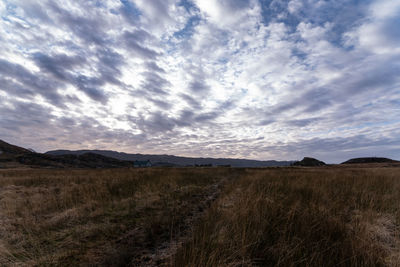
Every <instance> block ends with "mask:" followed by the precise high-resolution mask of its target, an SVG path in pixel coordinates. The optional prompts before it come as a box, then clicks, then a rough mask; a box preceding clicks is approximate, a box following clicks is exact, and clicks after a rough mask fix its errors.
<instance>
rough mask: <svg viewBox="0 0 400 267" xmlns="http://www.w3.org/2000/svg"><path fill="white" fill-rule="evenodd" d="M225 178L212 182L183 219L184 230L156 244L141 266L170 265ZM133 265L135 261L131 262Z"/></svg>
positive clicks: (215, 197)
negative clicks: (202, 196)
mask: <svg viewBox="0 0 400 267" xmlns="http://www.w3.org/2000/svg"><path fill="white" fill-rule="evenodd" d="M225 182H226V179H223V180H221V181H220V182H218V183H216V184H213V185H212V186H211V187H210V189H209V190H208V192H207V193H206V194H205V195H204V198H203V200H202V201H201V202H199V204H198V205H197V206H195V207H193V212H192V215H191V216H188V217H187V218H186V219H185V220H184V226H185V231H182V232H181V233H180V235H178V236H176V237H175V238H174V239H173V240H170V241H169V242H165V243H163V244H161V245H160V246H158V247H157V248H156V249H155V251H154V253H153V254H151V255H149V256H150V261H149V262H148V263H146V264H144V265H143V264H142V265H141V266H146V267H153V266H171V265H172V262H171V261H172V258H173V256H174V255H175V254H176V252H177V251H178V249H179V248H180V247H181V246H182V245H183V244H184V243H185V242H186V241H187V240H188V239H189V238H190V237H191V236H192V231H193V226H194V225H195V224H196V222H197V221H198V220H199V219H201V218H202V217H203V215H204V213H205V212H206V211H207V209H208V208H209V207H210V206H211V204H212V203H213V202H214V201H215V200H216V199H217V198H218V197H219V195H220V193H221V190H222V187H223V185H224V183H225ZM132 263H133V264H132V265H134V266H136V265H137V263H136V262H132Z"/></svg>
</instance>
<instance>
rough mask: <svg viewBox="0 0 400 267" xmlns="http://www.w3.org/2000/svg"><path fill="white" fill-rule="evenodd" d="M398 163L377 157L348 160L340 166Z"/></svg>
mask: <svg viewBox="0 0 400 267" xmlns="http://www.w3.org/2000/svg"><path fill="white" fill-rule="evenodd" d="M398 162H400V161H397V160H393V159H388V158H379V157H366V158H354V159H349V160H347V161H345V162H342V163H341V164H360V163H398Z"/></svg>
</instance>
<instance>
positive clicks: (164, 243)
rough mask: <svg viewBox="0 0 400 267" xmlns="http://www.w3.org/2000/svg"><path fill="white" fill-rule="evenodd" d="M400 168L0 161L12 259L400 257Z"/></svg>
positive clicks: (209, 261) (361, 261) (4, 245)
mask: <svg viewBox="0 0 400 267" xmlns="http://www.w3.org/2000/svg"><path fill="white" fill-rule="evenodd" d="M399 174H400V168H390V167H387V168H358V167H357V168H350V167H349V168H332V167H327V168H269V169H235V168H181V169H179V168H165V169H162V168H160V169H157V168H150V169H110V170H40V169H35V170H0V266H3V265H4V266H14V265H20V266H51V265H63V266H77V265H80V266H126V265H128V266H129V265H130V266H146V265H153V266H155V265H173V266H400V237H399V223H400V212H399V210H400V176H399ZM220 189H221V190H222V191H221V192H220V193H219V194H218V192H219V190H220ZM215 197H217V198H216V199H215ZM210 205H211V206H210ZM172 243H174V244H175V247H174V248H175V249H172V247H173V246H172V245H171V244H172ZM180 243H181V245H179V244H180ZM168 250H169V251H168Z"/></svg>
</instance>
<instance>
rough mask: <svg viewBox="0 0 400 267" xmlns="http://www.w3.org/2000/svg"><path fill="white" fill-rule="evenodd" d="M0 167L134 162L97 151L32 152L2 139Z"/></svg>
mask: <svg viewBox="0 0 400 267" xmlns="http://www.w3.org/2000/svg"><path fill="white" fill-rule="evenodd" d="M0 151H1V152H0V167H9V166H12V167H18V166H31V167H53V168H114V167H132V166H133V162H129V161H125V160H118V159H115V158H110V157H106V156H102V155H99V154H95V153H84V154H81V155H48V154H41V153H36V152H32V151H30V150H28V149H25V148H22V147H18V146H14V145H11V144H8V143H6V142H4V141H1V140H0Z"/></svg>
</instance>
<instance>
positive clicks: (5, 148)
mask: <svg viewBox="0 0 400 267" xmlns="http://www.w3.org/2000/svg"><path fill="white" fill-rule="evenodd" d="M26 153H31V151H29V150H28V149H25V148H22V147H19V146H14V145H11V144H9V143H6V142H4V141H3V140H0V155H3V156H6V155H21V154H26Z"/></svg>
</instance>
